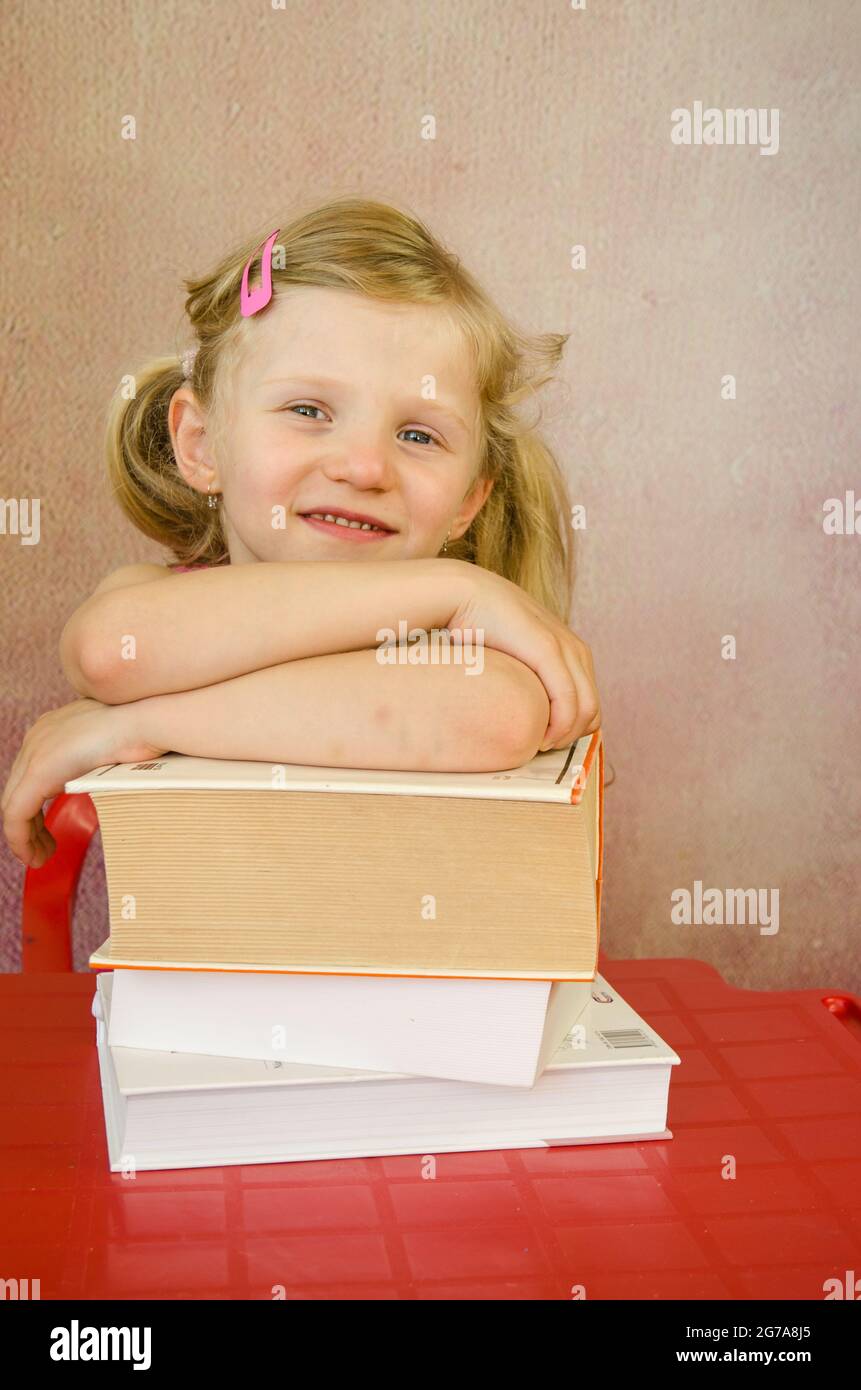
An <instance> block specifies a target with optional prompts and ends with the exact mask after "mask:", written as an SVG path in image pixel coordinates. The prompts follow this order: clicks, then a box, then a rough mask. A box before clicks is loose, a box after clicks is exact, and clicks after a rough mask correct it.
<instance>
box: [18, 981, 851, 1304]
mask: <svg viewBox="0 0 861 1390" xmlns="http://www.w3.org/2000/svg"><path fill="white" fill-rule="evenodd" d="M599 969H600V971H601V973H602V974H603V975H605V976H606V978H607V979H608V980H609V981H610V983H611V984H613V985H615V986H616V988H618V990H619V991H620V993H622V994H623V995H624V997H625V998H626V999H627V1000H628V1001H629V1002H630V1003H631V1004H632V1005H633V1007H634V1008H635V1009H636V1010H637V1012H638V1013H641V1014H642V1015H643V1016H644V1017H645V1018H646V1019H647V1020H648V1021H649V1023H651V1024H652V1025H653V1027H654V1028H656V1029H657V1031H658V1032H659V1033H660V1034H661V1036H662V1037H664V1038H665V1040H666V1041H667V1042H668V1043H669V1044H670V1045H671V1046H672V1047H674V1048H675V1050H676V1051H677V1052H678V1054H679V1056H680V1057H681V1058H682V1064H681V1066H679V1067H674V1068H673V1078H672V1082H671V1085H670V1110H669V1120H668V1125H669V1127H670V1129H671V1130H672V1131H673V1133H674V1138H673V1139H672V1140H663V1141H651V1142H649V1143H639V1144H627V1143H626V1144H600V1145H590V1146H572V1147H567V1148H552V1149H524V1150H512V1151H508V1152H504V1153H503V1152H500V1153H466V1154H441V1155H438V1157H437V1165H436V1169H437V1176H436V1179H435V1180H423V1179H422V1176H421V1162H420V1159H419V1158H413V1157H398V1158H375V1159H349V1160H332V1161H329V1162H315V1163H283V1164H268V1165H256V1164H252V1165H249V1166H247V1167H241V1168H240V1167H234V1168H223V1169H211V1168H210V1169H193V1170H176V1171H171V1172H151V1173H150V1172H144V1173H140V1174H138V1176H137V1178H135V1179H134V1180H133V1181H130V1180H127V1179H124V1178H123V1177H122V1176H121V1174H119V1173H110V1172H109V1171H108V1167H107V1153H106V1148H105V1137H104V1121H103V1116H102V1105H101V1095H100V1090H99V1079H98V1064H97V1058H96V1049H95V1021H94V1019H93V1018H92V1017H91V1014H90V1001H91V998H92V994H93V990H94V987H95V981H94V978H93V977H92V976H90V975H85V974H71V973H70V974H65V975H62V974H56V975H46V974H37V975H2V976H0V1049H2V1051H0V1056H2V1058H3V1068H2V1081H0V1278H6V1279H9V1278H18V1279H23V1278H29V1279H31V1280H32V1279H35V1278H38V1279H39V1280H40V1284H41V1297H42V1298H43V1299H55V1298H84V1299H104V1298H121V1299H123V1298H155V1299H188V1298H206V1299H271V1298H272V1297H273V1293H272V1289H273V1286H276V1285H283V1286H284V1290H285V1294H286V1297H287V1298H303V1299H342V1298H366V1299H443V1298H453V1299H474V1298H488V1299H530V1298H531V1299H568V1298H570V1297H571V1288H572V1286H573V1285H579V1284H583V1285H585V1288H586V1294H587V1297H588V1298H589V1299H631V1298H643V1299H673V1298H684V1299H705V1298H717V1299H771V1298H777V1299H792V1298H802V1299H812V1300H822V1299H823V1298H824V1292H823V1285H824V1282H825V1281H826V1280H828V1279H830V1278H835V1279H838V1280H839V1281H841V1283H844V1282H845V1281H846V1279H847V1278H848V1277H849V1276H848V1275H847V1271H855V1277H857V1278H859V1279H861V1026H859V1022H858V1020H859V1018H861V1012H859V1010H858V1005H857V1001H851V1000H850V1001H849V1007H848V1009H847V1011H846V1012H845V1017H844V1018H843V1020H842V1021H841V1020H840V1019H838V1018H837V1017H835V1016H834V1015H833V1014H832V1013H830V1012H829V1010H828V1009H827V1008H825V1007H823V1004H822V1002H821V1001H822V998H823V997H824V996H825V995H826V994H827V990H824V989H823V990H800V991H788V992H782V993H768V992H754V991H746V990H737V989H733V988H731V987H730V986H728V985H726V984H725V983H724V982H723V980H722V979H721V978H720V976H719V975H718V974H717V972H716V971H715V970H713V969H712V968H711V967H710V966H708V965H705V964H703V963H702V962H700V961H692V960H645V961H611V960H607V959H603V958H602V960H601V962H600V965H599ZM727 1155H732V1156H733V1157H734V1159H735V1163H736V1168H737V1176H736V1178H735V1179H734V1180H726V1179H725V1178H723V1177H722V1176H721V1172H722V1166H723V1165H725V1163H726V1156H727ZM859 1292H861V1288H859Z"/></svg>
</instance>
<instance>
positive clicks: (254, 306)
mask: <svg viewBox="0 0 861 1390" xmlns="http://www.w3.org/2000/svg"><path fill="white" fill-rule="evenodd" d="M280 230H281V228H280V227H276V228H275V231H274V232H273V233H272V234H271V236H268V237H267V238H266V240H265V241H264V243H263V250H262V255H261V257H260V284H259V285H258V287H257V289H254V290H250V291H249V289H248V275H249V272H250V270H251V267H252V266H253V264H254V262H255V260H256V259H257V251H260V249H261V248H260V247H259V246H258V248H257V251H255V252H254V255H253V256H252V257H251V258H250V260H249V261H248V264H247V265H246V267H245V269H244V270H243V272H242V289H241V290H240V292H239V308H240V312H241V314H242V317H243V318H244V319H250V318H251V315H252V314H259V313H260V310H261V309H265V308H266V305H267V304H268V303H269V301H270V299H271V298H272V247H273V246H274V245H275V238H276V237H277V235H278V233H279V232H280Z"/></svg>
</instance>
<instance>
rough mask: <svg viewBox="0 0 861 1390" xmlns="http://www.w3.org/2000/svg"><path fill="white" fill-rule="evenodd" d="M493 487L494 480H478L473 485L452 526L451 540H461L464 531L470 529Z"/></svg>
mask: <svg viewBox="0 0 861 1390" xmlns="http://www.w3.org/2000/svg"><path fill="white" fill-rule="evenodd" d="M492 487H493V478H477V479H476V481H475V482H474V483H473V485H472V487H471V488H470V490H469V492H468V493H467V494H466V496H465V497H464V499H463V501H462V503H461V505H460V510H459V511H458V512H457V514H456V516H455V518H454V520H453V522H452V524H451V539H452V540H453V541H457V540H460V537H461V536H462V535H463V533H464V531H466V530H467V529H468V528H469V526H470V525H471V523H472V521H473V519H474V518H475V517H476V516H477V515H478V513H479V512H480V511H481V509H482V507H483V506H484V504H485V502H486V501H487V499H488V497H489V496H490V492H491V489H492Z"/></svg>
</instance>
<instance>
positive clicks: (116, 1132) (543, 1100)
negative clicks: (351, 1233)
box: [93, 972, 680, 1172]
mask: <svg viewBox="0 0 861 1390" xmlns="http://www.w3.org/2000/svg"><path fill="white" fill-rule="evenodd" d="M96 986H97V989H96V997H95V999H94V1001H93V1012H94V1013H95V1014H96V1018H97V1027H96V1032H97V1045H98V1055H99V1067H100V1073H101V1083H102V1099H103V1102H104V1111H105V1127H106V1134H107V1142H108V1156H109V1163H110V1168H111V1171H112V1172H136V1171H143V1170H146V1169H156V1168H211V1167H224V1166H227V1165H230V1164H239V1163H243V1164H244V1163H282V1162H290V1161H294V1160H309V1159H328V1158H370V1157H375V1156H380V1155H388V1154H439V1153H461V1152H469V1151H475V1150H479V1149H539V1148H548V1147H551V1146H554V1145H558V1144H606V1143H615V1142H621V1141H634V1140H644V1139H670V1138H672V1134H671V1132H670V1131H669V1130H668V1129H667V1103H668V1096H669V1086H670V1077H671V1075H672V1069H673V1067H674V1066H677V1065H678V1063H679V1061H680V1058H679V1057H678V1056H677V1054H676V1053H675V1052H674V1051H673V1050H672V1048H670V1047H668V1046H667V1044H666V1043H665V1042H664V1041H663V1039H662V1038H660V1037H659V1036H658V1034H657V1033H656V1032H655V1031H654V1030H653V1029H652V1028H650V1027H649V1025H648V1023H646V1021H645V1020H644V1019H642V1018H640V1016H639V1015H638V1014H637V1013H635V1012H634V1010H633V1009H632V1008H630V1006H629V1005H628V1004H626V1003H625V1001H624V1000H623V999H622V998H620V996H619V995H618V994H616V992H615V991H614V990H613V989H612V988H611V987H610V986H609V985H608V984H607V982H606V980H604V979H603V977H602V976H600V975H596V977H595V994H594V998H593V999H592V1000H591V1002H590V1004H589V1006H588V1008H587V1010H586V1011H585V1012H584V1014H583V1015H582V1019H581V1021H580V1022H578V1023H577V1024H575V1025H574V1029H573V1033H572V1035H571V1036H570V1037H568V1038H566V1039H565V1040H564V1041H563V1043H562V1045H561V1046H560V1047H559V1048H558V1049H557V1051H556V1054H555V1056H554V1057H553V1059H552V1061H551V1062H550V1065H549V1066H548V1067H547V1068H546V1069H545V1071H544V1072H543V1073H542V1075H541V1076H540V1077H539V1078H538V1080H537V1081H536V1083H535V1085H534V1086H532V1087H531V1088H529V1089H524V1088H523V1087H518V1086H513V1087H506V1086H488V1085H479V1084H475V1083H471V1082H467V1081H440V1080H432V1079H430V1078H429V1077H415V1076H404V1075H399V1074H397V1073H392V1072H371V1071H356V1070H354V1069H349V1068H346V1067H340V1068H339V1067H312V1066H308V1065H305V1064H300V1063H291V1062H261V1061H256V1062H255V1061H248V1060H246V1059H244V1058H238V1057H200V1056H195V1055H193V1054H191V1053H182V1052H145V1051H139V1050H138V1049H136V1048H127V1047H110V1046H109V1045H108V1041H107V1036H108V1028H109V1026H110V1007H111V988H112V976H111V974H110V973H108V972H106V973H104V974H100V975H99V976H98V978H97V981H96Z"/></svg>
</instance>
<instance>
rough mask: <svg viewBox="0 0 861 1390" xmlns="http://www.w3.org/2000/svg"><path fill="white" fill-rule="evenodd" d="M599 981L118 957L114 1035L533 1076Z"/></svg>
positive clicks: (474, 1075) (308, 1058)
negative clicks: (179, 966) (277, 968)
mask: <svg viewBox="0 0 861 1390" xmlns="http://www.w3.org/2000/svg"><path fill="white" fill-rule="evenodd" d="M102 949H103V950H104V948H102ZM591 991H592V982H591V981H585V982H574V983H566V982H562V981H553V980H464V979H462V980H433V979H422V978H413V979H410V978H403V977H402V978H396V977H395V978H393V977H374V976H368V975H352V976H351V975H291V974H284V973H276V974H270V973H268V972H259V973H256V974H252V973H248V972H240V971H223V970H143V969H136V970H124V969H115V970H114V972H113V992H112V1006H111V1022H110V1029H109V1033H108V1042H109V1044H110V1046H111V1047H137V1048H144V1049H148V1050H150V1051H157V1052H194V1053H205V1054H207V1055H210V1056H217V1057H219V1056H220V1057H248V1058H254V1059H256V1060H259V1061H272V1062H306V1063H310V1064H311V1065H313V1066H326V1067H347V1066H348V1067H352V1068H358V1069H360V1070H363V1071H386V1072H408V1073H411V1074H412V1075H414V1076H436V1077H445V1078H449V1079H451V1080H457V1081H481V1082H488V1083H492V1084H496V1085H504V1086H531V1085H532V1084H533V1082H534V1081H535V1078H536V1076H538V1075H539V1074H540V1073H541V1072H542V1071H543V1070H544V1067H545V1066H546V1064H547V1063H548V1062H549V1060H550V1058H551V1057H552V1056H553V1054H554V1053H555V1052H556V1050H557V1048H558V1047H559V1046H560V1044H561V1042H562V1040H563V1038H564V1037H565V1035H566V1034H567V1033H568V1032H569V1031H570V1030H571V1028H572V1027H573V1026H574V1024H575V1023H576V1022H577V1020H578V1018H579V1017H580V1015H581V1013H582V1012H583V1009H584V1008H585V1007H586V1003H587V1001H588V999H589V996H590V993H591Z"/></svg>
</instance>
